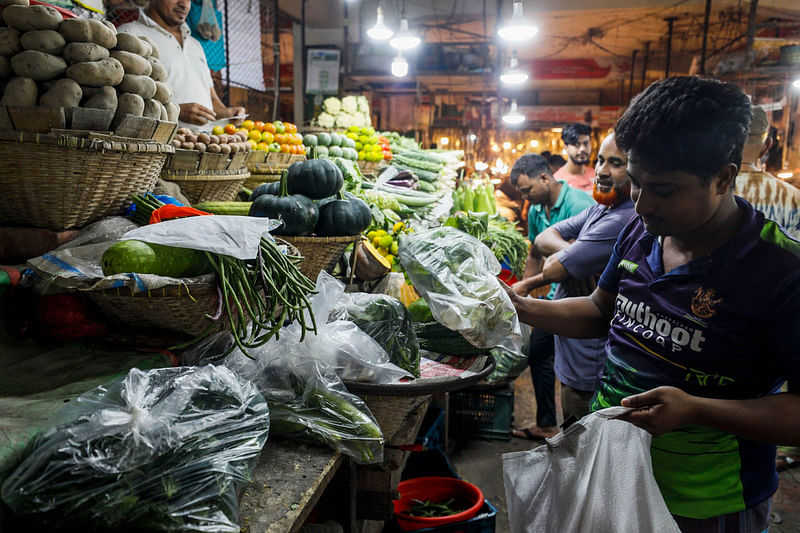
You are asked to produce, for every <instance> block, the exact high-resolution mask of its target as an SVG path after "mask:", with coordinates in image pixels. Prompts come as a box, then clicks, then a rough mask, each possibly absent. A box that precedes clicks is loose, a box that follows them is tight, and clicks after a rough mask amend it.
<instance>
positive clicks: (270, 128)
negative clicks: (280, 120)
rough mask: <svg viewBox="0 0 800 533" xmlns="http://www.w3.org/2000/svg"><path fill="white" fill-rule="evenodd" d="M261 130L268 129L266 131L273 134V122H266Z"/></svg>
mask: <svg viewBox="0 0 800 533" xmlns="http://www.w3.org/2000/svg"><path fill="white" fill-rule="evenodd" d="M262 131H268V132H270V133H272V134H274V133H275V124H273V123H272V122H267V123H266V124H264V127H263V128H262Z"/></svg>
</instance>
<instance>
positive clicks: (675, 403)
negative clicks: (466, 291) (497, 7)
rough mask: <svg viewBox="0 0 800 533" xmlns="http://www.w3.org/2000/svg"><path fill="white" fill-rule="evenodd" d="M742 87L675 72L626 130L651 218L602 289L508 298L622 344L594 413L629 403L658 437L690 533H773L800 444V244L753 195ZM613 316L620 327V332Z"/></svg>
mask: <svg viewBox="0 0 800 533" xmlns="http://www.w3.org/2000/svg"><path fill="white" fill-rule="evenodd" d="M750 120H751V112H750V103H749V101H748V99H747V97H746V96H745V95H744V94H743V93H742V92H741V90H739V89H738V88H737V87H736V86H734V85H732V84H728V83H722V82H719V81H715V80H705V79H700V78H669V79H667V80H662V81H660V82H656V83H654V84H653V85H651V86H650V87H648V88H647V89H646V90H645V91H644V92H643V93H642V94H641V95H639V96H637V97H636V99H634V101H633V102H632V103H631V105H630V107H629V108H628V110H627V111H626V112H625V114H624V115H623V117H622V118H621V119H620V120H619V122H618V123H617V125H616V127H615V132H616V139H617V144H618V145H619V147H620V148H621V149H623V150H624V151H625V152H626V153H627V154H628V174H629V175H630V178H631V184H632V188H631V198H632V199H633V201H634V204H635V209H636V213H637V214H638V215H639V216H638V218H636V219H634V220H632V221H631V223H630V224H628V226H627V227H626V228H625V230H624V231H623V232H622V234H621V235H620V237H619V239H618V241H617V244H616V245H615V247H614V253H613V254H612V256H611V259H610V260H609V262H608V265H607V267H606V269H605V271H604V273H603V275H602V277H601V278H600V281H599V282H598V288H597V289H595V291H594V292H593V293H592V295H591V296H588V297H583V298H567V299H564V300H558V301H554V302H548V301H543V300H534V299H530V298H522V297H520V296H518V295H516V294H515V293H514V292H513V291H510V290H509V295H510V297H511V298H512V301H514V303H515V305H516V306H517V309H518V311H519V314H520V318H521V319H522V320H523V321H525V322H528V323H530V324H533V325H534V326H535V327H538V328H543V329H547V330H550V331H553V332H555V333H557V334H559V335H564V336H571V337H593V336H601V335H606V334H607V335H608V337H609V339H608V342H607V344H606V355H607V359H606V365H605V372H604V375H603V378H602V381H601V383H600V388H599V391H598V393H597V395H596V397H595V400H594V404H593V408H595V409H600V408H603V407H606V406H610V405H618V404H622V405H623V406H628V407H633V408H634V409H635V410H634V411H632V412H630V413H629V414H627V415H626V416H625V418H626V419H627V420H628V421H630V422H632V423H634V424H636V425H638V426H640V427H643V428H644V429H646V430H648V431H649V432H650V433H652V434H653V435H655V436H654V438H653V441H652V446H651V454H652V461H653V473H654V474H655V477H656V481H657V482H658V485H659V488H660V489H661V493H662V494H663V496H664V499H665V501H666V503H667V506H668V507H669V509H670V511H671V512H672V513H673V515H674V516H675V518H676V521H677V522H678V525H679V526H680V527H681V529H682V531H684V532H707V531H715V532H716V531H737V532H747V533H749V532H759V533H760V532H761V531H764V530H765V529H766V528H767V526H768V523H769V507H770V501H771V496H772V494H773V493H774V491H775V489H776V488H777V485H778V478H777V474H776V472H775V446H774V444H794V445H796V444H798V443H800V395H798V394H797V393H791V392H789V393H781V392H780V389H781V385H782V384H783V383H784V382H785V381H787V380H788V382H789V389H790V390H797V385H798V383H800V336H798V335H797V331H798V330H800V243H798V241H795V240H793V239H792V238H791V237H789V236H788V235H787V234H786V233H784V232H783V231H782V230H781V229H780V227H779V226H778V225H777V224H776V223H775V222H773V221H771V220H769V219H765V218H764V215H763V214H762V213H760V212H758V211H756V210H754V209H753V208H752V206H751V205H750V204H748V203H747V202H745V201H743V200H741V199H738V198H736V197H735V196H734V193H733V183H734V179H735V177H736V174H737V172H738V169H739V165H740V164H741V158H742V148H743V146H744V142H745V139H746V137H747V133H748V129H749V126H750ZM609 323H610V329H609Z"/></svg>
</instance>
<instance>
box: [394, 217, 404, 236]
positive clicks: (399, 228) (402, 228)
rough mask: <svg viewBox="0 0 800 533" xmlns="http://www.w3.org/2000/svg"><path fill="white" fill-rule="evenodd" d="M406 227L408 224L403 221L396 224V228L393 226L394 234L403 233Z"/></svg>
mask: <svg viewBox="0 0 800 533" xmlns="http://www.w3.org/2000/svg"><path fill="white" fill-rule="evenodd" d="M405 227H406V224H405V222H403V221H402V220H401V221H400V222H395V223H394V226H392V233H398V232H400V231H403V230H404V229H405Z"/></svg>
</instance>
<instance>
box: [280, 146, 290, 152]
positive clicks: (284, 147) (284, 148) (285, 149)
mask: <svg viewBox="0 0 800 533" xmlns="http://www.w3.org/2000/svg"><path fill="white" fill-rule="evenodd" d="M281 152H283V153H284V154H288V153H291V152H289V145H288V144H282V145H281Z"/></svg>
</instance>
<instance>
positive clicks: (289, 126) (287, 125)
mask: <svg viewBox="0 0 800 533" xmlns="http://www.w3.org/2000/svg"><path fill="white" fill-rule="evenodd" d="M283 127H284V128H285V129H286V133H297V126H295V125H294V124H292V123H291V122H284V123H283Z"/></svg>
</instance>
